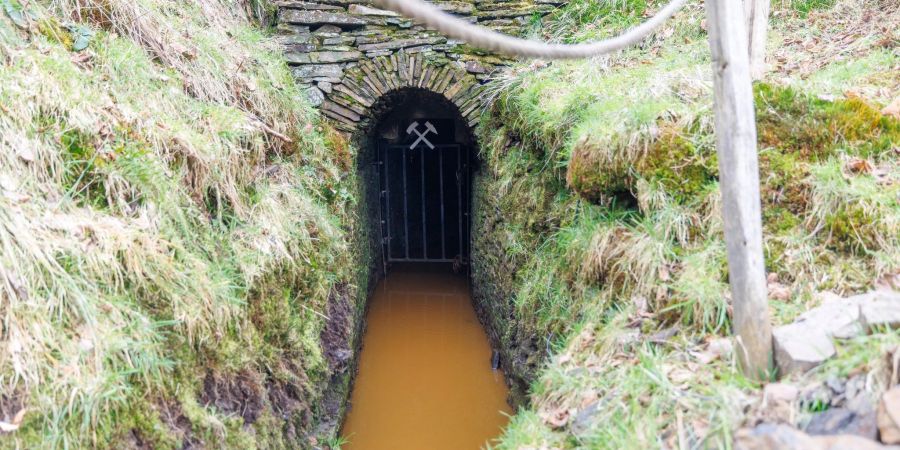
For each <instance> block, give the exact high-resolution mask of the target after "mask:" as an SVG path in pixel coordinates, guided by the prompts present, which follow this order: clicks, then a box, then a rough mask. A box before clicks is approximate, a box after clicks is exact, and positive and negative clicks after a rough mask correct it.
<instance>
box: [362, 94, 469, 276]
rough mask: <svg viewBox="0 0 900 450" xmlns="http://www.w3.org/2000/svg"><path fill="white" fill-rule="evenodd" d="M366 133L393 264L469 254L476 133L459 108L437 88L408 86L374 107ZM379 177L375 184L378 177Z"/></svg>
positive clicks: (382, 236)
mask: <svg viewBox="0 0 900 450" xmlns="http://www.w3.org/2000/svg"><path fill="white" fill-rule="evenodd" d="M372 110H373V112H374V114H373V119H372V124H371V128H370V130H369V132H368V133H367V135H366V139H365V142H364V143H363V144H364V145H365V147H366V148H365V150H364V152H365V153H366V154H367V155H368V158H367V159H368V160H369V162H368V164H369V165H370V167H371V168H370V172H369V174H368V178H369V181H368V182H369V183H370V184H371V187H372V188H373V189H372V190H373V191H375V192H377V199H375V198H372V197H373V196H371V195H370V196H369V201H370V202H377V207H376V208H374V210H370V211H371V212H372V213H375V214H376V220H374V222H375V225H376V229H375V230H373V234H375V235H377V236H378V240H377V242H378V246H379V248H378V252H379V253H380V254H381V257H382V261H383V262H384V265H385V268H387V267H389V266H390V265H391V264H393V263H402V262H416V263H430V262H436V263H454V264H455V265H458V266H460V265H466V264H468V259H469V240H470V239H469V238H470V233H469V229H470V227H469V225H470V224H469V222H470V208H471V202H470V198H471V175H472V170H473V167H474V166H475V165H476V164H475V163H476V161H475V155H474V149H475V139H474V136H473V133H472V130H471V129H470V128H469V126H468V124H467V123H466V122H465V120H464V119H463V117H462V115H461V114H460V113H459V110H458V109H457V107H456V106H455V105H454V104H453V103H452V102H450V101H448V100H447V99H445V98H444V97H443V96H441V95H440V94H436V93H434V92H431V91H428V90H424V89H415V88H407V89H401V90H396V91H392V92H390V93H387V94H385V95H384V96H383V97H382V98H381V99H379V101H378V102H377V103H376V105H374V106H373V108H372ZM376 180H377V183H376Z"/></svg>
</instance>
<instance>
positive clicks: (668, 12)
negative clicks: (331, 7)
mask: <svg viewBox="0 0 900 450" xmlns="http://www.w3.org/2000/svg"><path fill="white" fill-rule="evenodd" d="M373 2H374V3H375V4H377V5H379V6H381V7H382V8H385V9H390V10H392V11H395V12H398V13H400V14H403V15H404V16H407V17H410V18H413V19H416V20H418V21H419V22H421V23H423V24H425V25H427V26H429V27H431V28H433V29H435V30H438V31H440V32H441V33H443V34H444V35H446V36H448V37H451V38H455V39H460V40H463V41H465V42H466V43H468V44H469V45H472V46H474V47H479V48H482V49H485V50H491V51H494V52H497V53H504V54H507V55H516V56H526V57H532V58H545V59H573V58H586V57H590V56H598V55H605V54H607V53H612V52H614V51H616V50H621V49H623V48H626V47H629V46H632V45H634V44H637V43H638V42H640V41H641V40H642V39H643V38H645V37H647V35H649V34H650V33H651V32H652V31H653V30H654V29H656V28H657V27H659V26H660V25H662V23H663V22H665V21H666V19H668V18H669V17H672V15H673V14H675V13H676V12H678V10H679V9H681V7H682V6H684V4H685V2H687V0H671V1H670V2H669V4H668V5H666V7H665V8H663V9H662V10H660V11H659V12H658V13H656V15H654V16H653V17H651V18H650V19H649V20H647V21H646V22H644V23H642V24H640V25H638V26H636V27H634V28H632V29H630V30H628V31H626V32H625V33H623V34H620V35H619V36H616V37H614V38H610V39H604V40H602V41H598V42H592V43H588V44H573V45H566V44H547V43H544V42H537V41H530V40H527V39H520V38H516V37H512V36H508V35H505V34H501V33H498V32H496V31H492V30H489V29H487V28H484V27H480V26H478V25H473V24H471V23H469V22H466V21H464V20H462V19H459V18H458V17H454V16H452V15H450V14H447V13H445V12H444V11H441V10H440V9H438V8H437V7H436V6H434V5H431V4H428V3H425V2H424V1H422V0H373Z"/></svg>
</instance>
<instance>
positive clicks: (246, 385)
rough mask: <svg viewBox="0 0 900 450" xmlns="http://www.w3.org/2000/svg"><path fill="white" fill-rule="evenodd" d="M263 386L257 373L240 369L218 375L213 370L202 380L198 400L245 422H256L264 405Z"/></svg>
mask: <svg viewBox="0 0 900 450" xmlns="http://www.w3.org/2000/svg"><path fill="white" fill-rule="evenodd" d="M263 390H264V388H263V386H262V383H261V380H260V379H259V375H258V374H257V373H256V372H253V371H251V370H242V371H240V372H238V373H237V374H234V375H220V374H217V373H215V372H213V371H209V372H207V374H206V378H205V379H204V380H203V391H202V393H201V396H200V401H201V402H202V403H203V405H204V406H212V407H215V408H216V409H217V410H219V411H222V412H224V413H226V414H236V415H239V416H241V417H242V418H243V419H244V423H245V424H252V423H253V422H256V419H258V418H259V416H260V414H261V413H262V410H263V408H264V407H265V405H264V403H263Z"/></svg>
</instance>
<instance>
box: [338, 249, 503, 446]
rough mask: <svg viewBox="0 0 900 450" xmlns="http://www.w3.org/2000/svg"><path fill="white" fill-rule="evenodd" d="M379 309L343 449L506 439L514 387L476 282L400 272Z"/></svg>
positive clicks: (380, 293)
mask: <svg viewBox="0 0 900 450" xmlns="http://www.w3.org/2000/svg"><path fill="white" fill-rule="evenodd" d="M370 302H371V303H370V305H369V312H368V317H367V321H368V322H367V329H366V334H365V337H364V338H363V349H362V354H361V355H360V363H359V374H358V376H357V379H356V384H355V386H354V389H353V395H352V397H351V405H352V407H351V409H350V412H349V414H348V415H347V418H346V421H345V422H344V428H343V430H342V435H343V436H344V437H345V438H347V439H349V441H350V443H349V445H346V446H344V447H343V448H345V449H351V450H407V449H408V450H426V449H427V450H442V449H447V450H467V449H471V450H475V449H479V448H481V447H482V446H484V444H485V443H487V442H488V441H490V440H491V439H493V438H495V437H497V436H499V435H500V432H501V427H503V426H504V425H506V422H507V420H508V417H507V416H506V414H509V413H510V408H509V405H507V403H506V389H507V388H506V384H505V382H504V380H503V374H502V373H501V372H500V371H493V370H491V364H490V359H491V348H490V345H489V344H488V339H487V336H486V335H485V333H484V330H483V329H482V328H481V324H480V323H479V322H478V318H477V317H476V316H475V310H474V309H473V307H472V303H471V300H470V294H469V287H468V284H467V282H466V278H465V277H462V276H455V275H453V274H452V273H450V272H449V271H447V272H439V271H436V270H435V269H428V268H423V267H421V266H420V267H418V268H416V267H410V268H403V269H399V270H394V271H393V272H391V273H390V274H389V275H388V277H387V278H386V279H385V280H384V281H382V283H381V284H380V285H379V286H378V287H377V288H376V290H375V294H374V297H373V298H372V299H371V300H370Z"/></svg>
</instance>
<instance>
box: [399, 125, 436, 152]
mask: <svg viewBox="0 0 900 450" xmlns="http://www.w3.org/2000/svg"><path fill="white" fill-rule="evenodd" d="M413 133H416V135H417V136H419V138H418V139H416V142H413V143H412V145H410V146H409V148H410V149H413V148H416V146H417V145H419V142H424V143H425V145H427V146H428V148H430V149H434V145H432V144H431V142H429V141H428V139H426V138H425V136H428V133H434V134H438V132H437V130H436V129H435V128H434V125H432V124H431V122H425V132H424V133H420V132H419V122H413V123H411V124H409V126H408V127H406V134H413Z"/></svg>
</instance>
